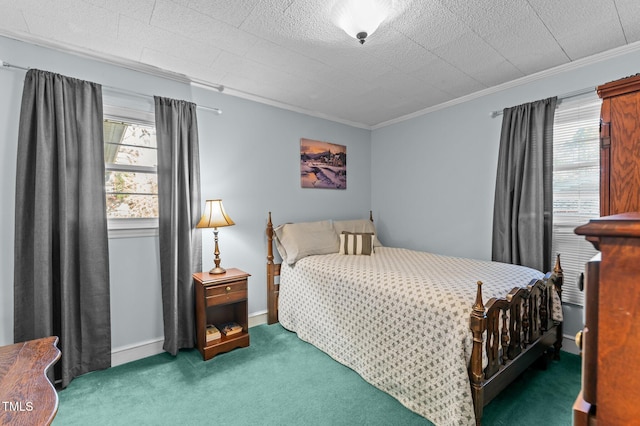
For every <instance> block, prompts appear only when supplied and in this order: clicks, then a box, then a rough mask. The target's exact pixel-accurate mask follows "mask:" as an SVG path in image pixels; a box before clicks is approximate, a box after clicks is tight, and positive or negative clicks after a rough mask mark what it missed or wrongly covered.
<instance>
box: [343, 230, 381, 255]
mask: <svg viewBox="0 0 640 426" xmlns="http://www.w3.org/2000/svg"><path fill="white" fill-rule="evenodd" d="M371 253H373V234H372V233H370V232H364V233H351V232H347V231H342V234H340V254H364V255H367V256H370V255H371Z"/></svg>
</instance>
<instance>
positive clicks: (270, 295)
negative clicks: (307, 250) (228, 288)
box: [266, 210, 373, 324]
mask: <svg viewBox="0 0 640 426" xmlns="http://www.w3.org/2000/svg"><path fill="white" fill-rule="evenodd" d="M369 220H370V221H371V222H373V211H371V210H369ZM266 234H267V324H273V323H276V322H278V295H279V294H280V283H279V282H276V277H279V276H280V265H281V264H280V263H275V262H274V261H273V259H274V256H273V222H272V221H271V212H269V220H267V230H266Z"/></svg>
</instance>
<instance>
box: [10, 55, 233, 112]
mask: <svg viewBox="0 0 640 426" xmlns="http://www.w3.org/2000/svg"><path fill="white" fill-rule="evenodd" d="M0 64H1V65H2V68H15V69H18V70H23V71H29V70H30V68H28V67H23V66H20V65H14V64H10V63H8V62H5V61H2V60H0ZM196 84H199V85H201V86H202V84H200V83H196ZM102 87H104V88H106V89H108V90H112V91H114V92H120V93H124V94H129V95H134V96H138V97H142V98H145V99H153V96H151V95H147V94H145V93H140V92H135V91H133V90H128V89H121V88H118V87H112V86H106V85H102ZM220 87H223V86H220ZM218 91H220V92H221V91H222V90H220V88H218ZM196 107H197V108H200V109H204V110H207V111H212V112H215V113H216V114H218V115H220V114H222V110H221V109H220V108H213V107H208V106H204V105H198V104H196Z"/></svg>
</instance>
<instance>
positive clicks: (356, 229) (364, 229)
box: [333, 219, 382, 247]
mask: <svg viewBox="0 0 640 426" xmlns="http://www.w3.org/2000/svg"><path fill="white" fill-rule="evenodd" d="M333 227H334V228H335V230H336V234H338V235H340V234H342V233H343V232H350V233H352V234H357V233H370V234H374V236H373V246H374V247H382V244H380V241H378V238H377V237H376V227H375V225H374V224H373V222H372V221H370V220H369V219H355V220H334V221H333Z"/></svg>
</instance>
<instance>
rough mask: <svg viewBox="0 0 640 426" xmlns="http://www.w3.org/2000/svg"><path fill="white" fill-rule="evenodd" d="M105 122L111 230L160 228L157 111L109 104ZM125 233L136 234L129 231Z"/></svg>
mask: <svg viewBox="0 0 640 426" xmlns="http://www.w3.org/2000/svg"><path fill="white" fill-rule="evenodd" d="M124 115H126V116H124ZM103 125H104V159H105V192H106V201H107V220H108V224H109V231H110V233H112V231H119V230H132V229H135V230H141V229H155V228H157V227H158V171H157V163H158V154H157V151H158V149H157V144H156V131H155V123H154V121H153V114H148V113H141V112H131V111H128V112H127V113H126V114H123V111H122V109H116V108H109V107H107V106H105V115H104V123H103ZM134 234H135V233H134ZM138 234H140V233H138ZM152 234H153V233H152ZM141 235H149V234H148V233H144V232H142V234H141ZM124 236H133V235H132V234H131V233H130V232H129V233H127V234H126V235H124Z"/></svg>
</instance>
